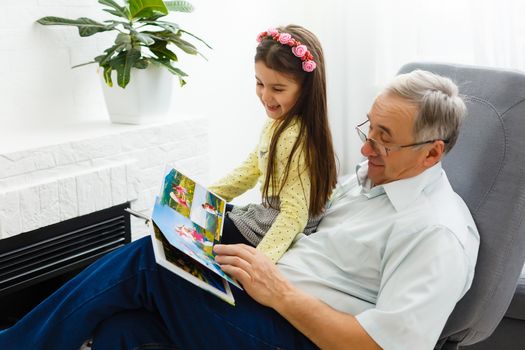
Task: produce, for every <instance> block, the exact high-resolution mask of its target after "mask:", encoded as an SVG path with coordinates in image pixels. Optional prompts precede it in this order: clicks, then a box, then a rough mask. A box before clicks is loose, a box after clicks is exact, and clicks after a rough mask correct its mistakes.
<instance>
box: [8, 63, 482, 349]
mask: <svg viewBox="0 0 525 350" xmlns="http://www.w3.org/2000/svg"><path fill="white" fill-rule="evenodd" d="M464 114H465V106H464V104H463V102H462V100H461V99H460V97H459V96H458V91H457V87H456V86H455V85H454V84H453V83H452V82H451V81H450V80H449V79H446V78H443V77H440V76H437V75H434V74H431V73H429V72H424V71H414V72H412V73H408V74H405V75H400V76H398V77H396V78H395V79H394V81H393V82H392V83H391V84H390V85H389V86H388V87H387V88H386V89H385V90H384V91H383V92H382V93H381V94H380V95H379V96H378V97H377V98H376V100H375V102H374V104H373V106H372V108H371V109H370V111H369V113H368V115H367V119H366V120H365V121H364V122H363V123H361V124H359V125H358V127H357V133H358V135H359V137H360V138H361V140H362V141H363V146H362V148H361V152H362V154H363V155H364V156H365V157H366V158H367V159H366V161H364V162H363V163H361V164H360V165H359V166H358V169H357V171H356V175H355V176H353V177H351V178H350V179H349V180H348V181H347V182H345V183H343V184H340V186H338V188H337V189H336V191H335V192H334V195H333V198H332V200H331V202H330V204H329V207H328V209H327V212H326V216H325V218H324V219H323V221H322V222H321V224H320V225H319V228H318V231H317V232H316V233H313V234H311V235H309V236H305V235H300V236H299V237H297V239H296V241H295V242H294V244H293V246H292V247H291V248H290V249H289V250H288V252H287V253H286V254H285V255H284V256H283V257H282V258H281V260H280V261H279V262H278V263H277V265H273V264H272V263H271V262H270V260H269V259H268V258H267V257H266V256H264V255H263V254H262V253H260V252H259V251H258V250H257V249H254V248H252V247H249V246H245V245H217V246H216V247H215V252H216V253H217V262H219V263H220V264H221V265H222V267H223V269H224V271H226V272H227V273H229V274H230V275H231V276H233V277H234V278H235V279H237V280H238V281H239V282H240V283H241V284H242V286H243V287H244V291H240V290H234V295H235V298H236V306H235V307H231V306H230V305H228V304H226V303H224V302H223V301H221V300H219V299H218V298H215V297H214V296H211V295H210V294H207V293H206V292H204V291H202V290H201V289H199V288H197V287H195V286H193V285H191V284H189V283H188V282H187V281H185V280H182V279H180V278H178V277H177V276H176V275H174V274H172V273H170V272H168V271H166V270H164V269H163V268H162V267H159V266H157V264H156V263H155V260H154V256H153V253H152V249H151V242H150V241H149V238H146V239H142V240H139V241H136V242H134V243H131V244H129V245H128V246H126V247H123V248H121V249H119V250H118V251H116V252H114V253H112V254H109V255H107V256H106V257H104V258H102V259H101V260H99V261H98V262H96V263H95V264H93V265H92V266H90V267H89V268H87V269H86V270H85V271H84V272H82V273H81V274H80V275H78V276H77V277H76V278H75V279H73V280H72V281H70V282H69V283H67V284H66V285H65V286H64V287H62V288H61V289H60V290H59V291H57V292H56V293H55V294H54V295H52V296H51V297H49V298H48V299H47V300H46V301H44V302H43V303H42V304H41V305H39V306H38V307H37V308H36V309H35V310H33V311H32V312H30V313H29V314H28V315H27V316H26V317H25V318H23V319H22V320H21V321H19V322H18V323H17V324H16V325H15V326H13V327H12V328H9V329H7V330H4V331H3V332H2V333H0V348H1V349H26V348H27V349H75V348H78V346H79V345H80V344H81V343H82V341H83V340H84V339H86V338H89V337H91V336H92V337H93V349H106V348H107V349H119V348H122V349H132V348H137V347H140V346H142V345H146V344H147V345H148V346H149V347H148V349H155V348H157V349H171V348H178V349H191V348H193V349H205V348H212V347H213V348H218V349H294V348H297V349H308V348H316V347H320V348H323V349H325V348H326V349H331V348H337V349H342V348H344V349H379V348H383V349H403V350H405V349H417V350H421V349H432V348H433V347H434V345H435V343H436V341H437V339H438V337H439V334H440V332H441V330H442V328H443V326H444V324H445V322H446V320H447V318H448V316H449V315H450V313H451V312H452V310H453V308H454V306H455V304H456V302H457V301H458V300H459V299H460V298H461V297H462V296H463V295H464V294H465V292H466V291H467V290H468V289H469V287H470V284H471V282H472V277H473V273H474V266H475V262H476V257H477V251H478V246H479V235H478V233H477V230H476V227H475V224H474V222H473V220H472V217H471V215H470V213H469V211H468V209H467V207H466V205H465V204H464V202H463V201H462V200H461V198H459V196H458V195H457V194H456V193H455V192H454V191H453V190H452V188H451V186H450V184H449V182H448V180H447V177H446V175H445V172H444V171H443V169H442V168H441V163H440V161H441V159H442V157H443V155H444V154H445V153H446V152H448V151H449V150H450V149H451V148H452V147H453V146H454V143H455V141H456V138H457V136H458V129H459V125H460V123H461V119H462V118H463V116H464Z"/></svg>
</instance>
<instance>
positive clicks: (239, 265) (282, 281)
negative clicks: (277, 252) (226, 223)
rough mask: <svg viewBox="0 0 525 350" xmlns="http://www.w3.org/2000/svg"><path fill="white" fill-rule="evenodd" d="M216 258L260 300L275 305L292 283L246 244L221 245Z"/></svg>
mask: <svg viewBox="0 0 525 350" xmlns="http://www.w3.org/2000/svg"><path fill="white" fill-rule="evenodd" d="M214 251H215V253H216V254H217V255H216V257H215V260H216V261H217V262H218V263H219V264H220V265H221V268H222V269H223V271H224V272H226V273H227V274H229V275H230V276H231V277H232V278H234V279H235V280H237V281H238V282H239V283H240V284H241V285H242V287H243V288H244V289H245V290H246V292H247V293H248V294H249V295H250V296H251V297H252V298H253V299H255V300H256V301H258V302H259V303H261V304H263V305H265V306H268V307H272V308H276V307H277V305H278V303H279V302H280V301H281V300H284V299H285V298H284V297H285V296H286V295H287V294H288V293H291V292H293V289H294V288H293V286H292V285H291V284H290V282H288V280H286V278H285V277H284V276H283V275H282V274H281V273H280V272H279V270H278V269H277V267H276V266H275V264H273V263H272V262H271V260H270V259H269V258H268V257H266V255H264V254H263V253H261V252H260V251H258V250H257V249H255V248H253V247H250V246H248V245H245V244H227V245H225V244H218V245H216V246H215V247H214Z"/></svg>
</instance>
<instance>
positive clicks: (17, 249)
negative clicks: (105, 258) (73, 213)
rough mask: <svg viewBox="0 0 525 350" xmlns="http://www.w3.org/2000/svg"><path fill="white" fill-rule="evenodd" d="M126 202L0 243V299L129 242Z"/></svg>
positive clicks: (85, 264) (79, 265) (63, 272)
mask: <svg viewBox="0 0 525 350" xmlns="http://www.w3.org/2000/svg"><path fill="white" fill-rule="evenodd" d="M127 207H129V203H125V204H122V205H118V206H115V207H112V208H108V209H104V210H102V211H99V212H96V213H92V214H88V215H84V216H81V217H77V218H74V219H71V220H67V221H63V222H60V223H58V224H54V225H50V226H46V227H44V228H40V229H38V230H34V231H31V232H26V233H22V234H20V235H16V236H14V237H11V238H6V239H3V240H0V297H1V296H2V295H6V294H9V293H12V292H15V291H17V290H20V289H23V288H27V287H29V286H32V285H34V284H37V283H39V282H41V281H44V280H47V279H50V278H53V277H55V276H58V275H61V274H65V273H67V272H70V271H72V270H78V269H79V268H83V267H85V266H87V265H88V264H90V263H91V262H93V261H94V260H96V259H97V258H99V257H100V256H102V255H104V254H106V253H108V252H110V251H112V250H114V249H116V248H118V247H120V246H122V245H124V244H126V243H129V242H130V241H131V230H130V223H129V214H127V213H126V212H125V211H124V209H125V208H127Z"/></svg>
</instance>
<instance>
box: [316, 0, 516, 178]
mask: <svg viewBox="0 0 525 350" xmlns="http://www.w3.org/2000/svg"><path fill="white" fill-rule="evenodd" d="M524 15H525V2H524V1H522V0H441V1H423V0H400V1H391V0H375V1H370V2H365V1H349V2H345V5H344V9H342V11H341V12H340V13H337V14H335V13H334V20H333V21H331V22H330V23H331V25H330V26H328V28H326V29H325V32H324V33H323V35H329V34H328V33H333V35H336V36H337V37H338V40H337V44H336V46H333V44H332V46H330V47H328V48H326V51H328V53H330V54H331V55H334V56H337V54H336V52H337V51H339V52H341V51H344V64H340V62H339V64H336V66H335V67H333V66H331V65H330V63H331V62H330V61H328V62H327V66H328V72H329V82H330V84H331V85H330V86H337V87H338V88H339V87H340V88H342V89H343V91H344V93H341V92H338V93H337V94H332V98H331V100H330V103H331V106H336V108H335V109H334V108H332V111H333V112H335V115H334V113H332V116H333V124H335V126H333V129H334V134H335V135H334V138H335V139H336V141H337V142H338V144H339V145H340V146H339V148H340V149H339V155H340V158H341V160H342V164H343V170H344V171H345V172H348V171H352V169H353V166H354V165H355V164H356V162H357V161H358V160H359V159H360V154H359V148H360V143H359V142H358V140H357V137H356V136H355V135H354V134H355V132H354V130H353V128H354V126H355V125H356V124H357V123H359V122H360V121H361V120H362V119H363V120H364V118H365V114H366V112H367V111H368V109H369V107H370V105H371V103H372V101H373V98H374V96H375V95H376V93H377V92H378V91H379V90H380V89H381V87H382V86H383V84H384V83H386V82H388V81H389V80H390V79H391V78H392V77H393V76H394V75H395V74H396V72H397V70H398V69H399V67H401V66H402V65H403V64H404V63H407V62H410V61H416V60H417V61H434V62H451V63H463V64H472V65H482V66H493V67H501V68H509V69H517V70H522V71H525V20H524ZM325 46H326V45H325ZM341 106H342V107H341Z"/></svg>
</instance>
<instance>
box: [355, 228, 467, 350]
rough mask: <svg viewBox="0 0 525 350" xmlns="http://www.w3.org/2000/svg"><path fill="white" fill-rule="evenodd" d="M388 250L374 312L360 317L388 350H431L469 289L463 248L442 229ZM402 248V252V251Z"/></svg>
mask: <svg viewBox="0 0 525 350" xmlns="http://www.w3.org/2000/svg"><path fill="white" fill-rule="evenodd" d="M418 237H419V238H415V239H412V238H405V239H404V240H401V239H399V240H398V242H397V243H396V242H394V243H393V244H392V246H391V247H388V246H387V248H386V250H385V255H384V268H383V269H382V278H381V286H380V289H379V294H378V297H377V302H376V307H375V308H372V309H368V310H366V311H364V312H362V313H360V314H358V315H357V316H356V318H357V320H358V322H359V323H360V324H361V326H362V327H363V328H364V329H365V330H366V332H367V333H368V334H369V335H370V336H371V337H372V338H373V339H374V340H375V341H376V342H377V343H378V344H379V345H380V346H381V347H382V348H383V349H385V350H406V349H419V350H425V349H428V350H432V349H434V346H435V345H436V342H437V341H438V338H439V335H440V334H441V331H442V330H443V327H444V325H445V322H446V321H447V319H448V317H449V316H450V314H451V312H452V310H453V309H454V306H455V305H456V303H457V301H458V300H459V299H460V298H461V297H462V296H463V294H464V293H465V292H466V290H467V289H468V287H469V286H470V281H469V272H468V271H469V268H468V262H467V260H468V259H467V258H466V256H465V253H464V251H463V248H462V245H461V244H460V242H459V241H458V240H457V238H456V236H455V235H454V234H453V233H452V232H451V231H450V230H448V229H446V228H443V227H434V228H430V229H429V230H428V231H427V232H423V233H422V234H420V235H418ZM403 246H404V247H403Z"/></svg>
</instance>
